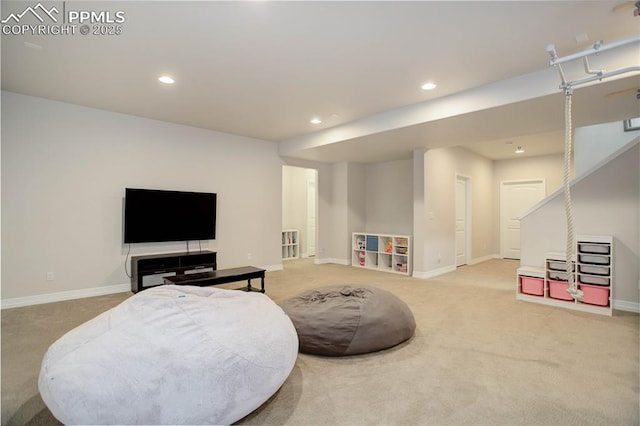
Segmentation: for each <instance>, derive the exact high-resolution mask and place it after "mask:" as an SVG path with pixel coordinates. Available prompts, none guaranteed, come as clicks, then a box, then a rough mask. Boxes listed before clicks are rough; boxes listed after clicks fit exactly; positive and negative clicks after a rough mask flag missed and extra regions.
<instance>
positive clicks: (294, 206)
mask: <svg viewBox="0 0 640 426" xmlns="http://www.w3.org/2000/svg"><path fill="white" fill-rule="evenodd" d="M317 176H318V171H317V170H316V169H309V168H304V167H295V166H283V167H282V229H293V230H297V231H298V241H297V243H298V251H299V256H298V257H300V258H306V257H314V256H315V255H316V241H317V229H318V225H317V222H318V208H317V193H318V189H317V188H318V178H317Z"/></svg>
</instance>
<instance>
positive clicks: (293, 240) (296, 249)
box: [282, 229, 300, 260]
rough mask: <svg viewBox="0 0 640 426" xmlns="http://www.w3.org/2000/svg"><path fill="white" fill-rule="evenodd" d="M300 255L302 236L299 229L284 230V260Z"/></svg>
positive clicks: (296, 257)
mask: <svg viewBox="0 0 640 426" xmlns="http://www.w3.org/2000/svg"><path fill="white" fill-rule="evenodd" d="M299 257H300V238H299V233H298V230H297V229H283V230H282V260H289V259H298V258H299Z"/></svg>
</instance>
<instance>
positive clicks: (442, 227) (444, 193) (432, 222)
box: [414, 147, 493, 278]
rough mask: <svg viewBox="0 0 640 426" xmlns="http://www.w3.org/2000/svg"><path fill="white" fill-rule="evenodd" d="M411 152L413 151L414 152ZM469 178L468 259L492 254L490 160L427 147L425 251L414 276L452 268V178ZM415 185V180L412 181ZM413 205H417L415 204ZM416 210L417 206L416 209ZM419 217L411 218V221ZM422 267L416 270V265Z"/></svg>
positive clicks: (453, 190) (454, 149)
mask: <svg viewBox="0 0 640 426" xmlns="http://www.w3.org/2000/svg"><path fill="white" fill-rule="evenodd" d="M414 155H416V153H415V152H414ZM457 174H460V175H464V176H467V177H469V178H470V182H471V191H472V192H471V194H472V195H471V223H470V224H469V225H470V226H471V247H470V248H469V249H470V250H471V259H472V262H473V261H474V260H478V259H485V258H487V257H491V256H492V255H493V244H492V243H491V242H492V235H493V209H492V206H493V192H492V190H491V186H492V182H493V180H492V179H493V178H492V176H493V163H492V161H490V160H488V159H486V158H484V157H481V156H479V155H477V154H475V153H473V152H471V151H469V150H466V149H464V148H460V147H455V148H440V149H432V150H428V151H426V153H425V156H424V176H425V177H424V193H425V202H424V214H425V222H424V224H425V225H424V237H423V244H424V252H423V256H424V257H423V259H417V260H415V259H414V276H416V277H418V278H429V277H432V276H436V275H439V274H441V273H444V272H449V271H453V270H455V268H456V266H455V180H456V175H457ZM414 185H415V183H414ZM414 208H416V206H415V205H414ZM417 210H419V209H417ZM416 221H419V218H418V219H416V218H414V222H416ZM420 264H422V265H423V268H424V270H418V269H417V268H416V266H417V265H420Z"/></svg>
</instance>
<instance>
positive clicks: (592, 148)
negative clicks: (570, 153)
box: [574, 121, 640, 177]
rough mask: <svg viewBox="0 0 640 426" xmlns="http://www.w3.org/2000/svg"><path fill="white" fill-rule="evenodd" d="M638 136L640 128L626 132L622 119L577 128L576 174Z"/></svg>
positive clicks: (575, 148)
mask: <svg viewBox="0 0 640 426" xmlns="http://www.w3.org/2000/svg"><path fill="white" fill-rule="evenodd" d="M638 136H640V130H634V131H631V132H625V131H624V126H623V123H622V121H615V122H612V123H604V124H595V125H593V126H585V127H579V128H577V129H576V130H575V134H574V139H575V142H574V143H575V147H574V152H575V153H574V164H575V176H576V177H579V176H582V175H583V174H584V173H586V172H587V171H589V169H591V168H592V167H593V166H595V165H596V164H598V162H600V161H601V160H603V159H605V158H606V157H608V156H609V155H611V154H612V153H614V152H616V151H617V150H618V149H620V148H622V147H623V146H624V145H626V144H628V143H629V142H631V141H632V140H633V139H635V138H637V137H638Z"/></svg>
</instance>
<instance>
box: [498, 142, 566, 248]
mask: <svg viewBox="0 0 640 426" xmlns="http://www.w3.org/2000/svg"><path fill="white" fill-rule="evenodd" d="M563 170H564V154H555V155H543V156H539V157H525V158H516V159H513V160H496V161H494V162H493V191H494V194H495V197H494V204H493V208H494V211H495V214H494V217H493V230H494V234H493V241H495V244H496V246H495V247H494V252H495V253H500V185H501V182H503V181H514V180H530V179H538V178H542V179H544V182H545V195H549V194H551V193H552V192H553V191H555V190H556V189H558V188H560V187H561V186H562V177H563V173H564V172H563Z"/></svg>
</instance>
